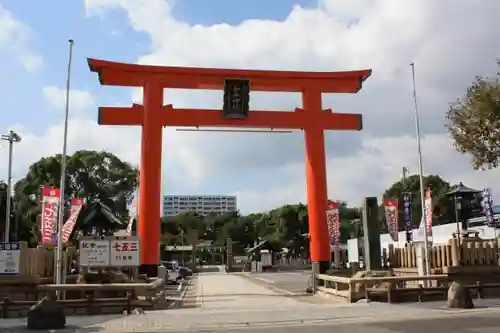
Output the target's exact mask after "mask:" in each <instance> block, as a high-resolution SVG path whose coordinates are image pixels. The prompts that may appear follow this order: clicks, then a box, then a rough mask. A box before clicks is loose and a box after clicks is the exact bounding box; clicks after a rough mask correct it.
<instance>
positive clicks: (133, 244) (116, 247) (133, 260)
mask: <svg viewBox="0 0 500 333" xmlns="http://www.w3.org/2000/svg"><path fill="white" fill-rule="evenodd" d="M110 246H111V251H110V252H111V266H122V267H124V266H139V265H140V259H139V258H140V257H139V240H138V239H135V238H126V239H114V240H111V242H110Z"/></svg>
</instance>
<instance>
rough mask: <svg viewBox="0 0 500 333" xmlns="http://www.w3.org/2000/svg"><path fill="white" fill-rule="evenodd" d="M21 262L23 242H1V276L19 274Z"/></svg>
mask: <svg viewBox="0 0 500 333" xmlns="http://www.w3.org/2000/svg"><path fill="white" fill-rule="evenodd" d="M20 264H21V243H18V242H15V243H0V276H1V275H18V274H19V266H20Z"/></svg>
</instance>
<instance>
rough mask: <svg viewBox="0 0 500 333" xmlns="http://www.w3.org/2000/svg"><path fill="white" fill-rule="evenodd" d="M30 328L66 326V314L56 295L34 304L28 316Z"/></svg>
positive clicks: (55, 328) (40, 328) (41, 328)
mask: <svg viewBox="0 0 500 333" xmlns="http://www.w3.org/2000/svg"><path fill="white" fill-rule="evenodd" d="M26 318H27V327H28V329H30V330H59V329H62V328H64V327H66V315H65V314H64V309H63V308H62V306H61V305H59V304H58V303H57V301H56V300H55V297H54V295H52V296H51V297H44V298H43V299H42V300H41V301H40V302H38V303H36V304H35V305H33V306H32V307H31V308H30V309H29V311H28V314H27V316H26Z"/></svg>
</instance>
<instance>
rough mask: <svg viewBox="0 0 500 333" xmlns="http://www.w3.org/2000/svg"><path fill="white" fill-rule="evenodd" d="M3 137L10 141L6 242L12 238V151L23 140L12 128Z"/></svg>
mask: <svg viewBox="0 0 500 333" xmlns="http://www.w3.org/2000/svg"><path fill="white" fill-rule="evenodd" d="M1 139H2V140H4V141H7V142H9V162H8V163H9V167H8V171H7V172H8V173H7V202H6V205H5V206H6V211H5V235H4V239H5V242H6V243H8V242H9V240H10V239H9V238H10V204H11V199H12V153H13V150H14V143H19V142H21V137H20V136H19V134H17V133H16V132H14V131H13V130H10V131H9V133H8V134H2V136H1Z"/></svg>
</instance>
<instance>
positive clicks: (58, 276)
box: [56, 39, 74, 284]
mask: <svg viewBox="0 0 500 333" xmlns="http://www.w3.org/2000/svg"><path fill="white" fill-rule="evenodd" d="M68 43H69V59H68V72H67V78H66V105H65V114H64V139H63V151H62V156H61V182H60V186H59V187H60V197H59V213H58V223H57V250H56V256H57V258H56V263H57V264H56V284H63V283H65V282H66V281H62V276H63V274H62V266H63V265H62V247H63V240H62V237H63V232H62V231H63V230H62V229H63V222H64V206H65V203H64V191H65V187H66V186H65V185H66V153H67V148H68V118H69V91H70V81H71V80H70V79H71V61H72V58H73V44H74V41H73V40H72V39H70V40H68Z"/></svg>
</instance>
